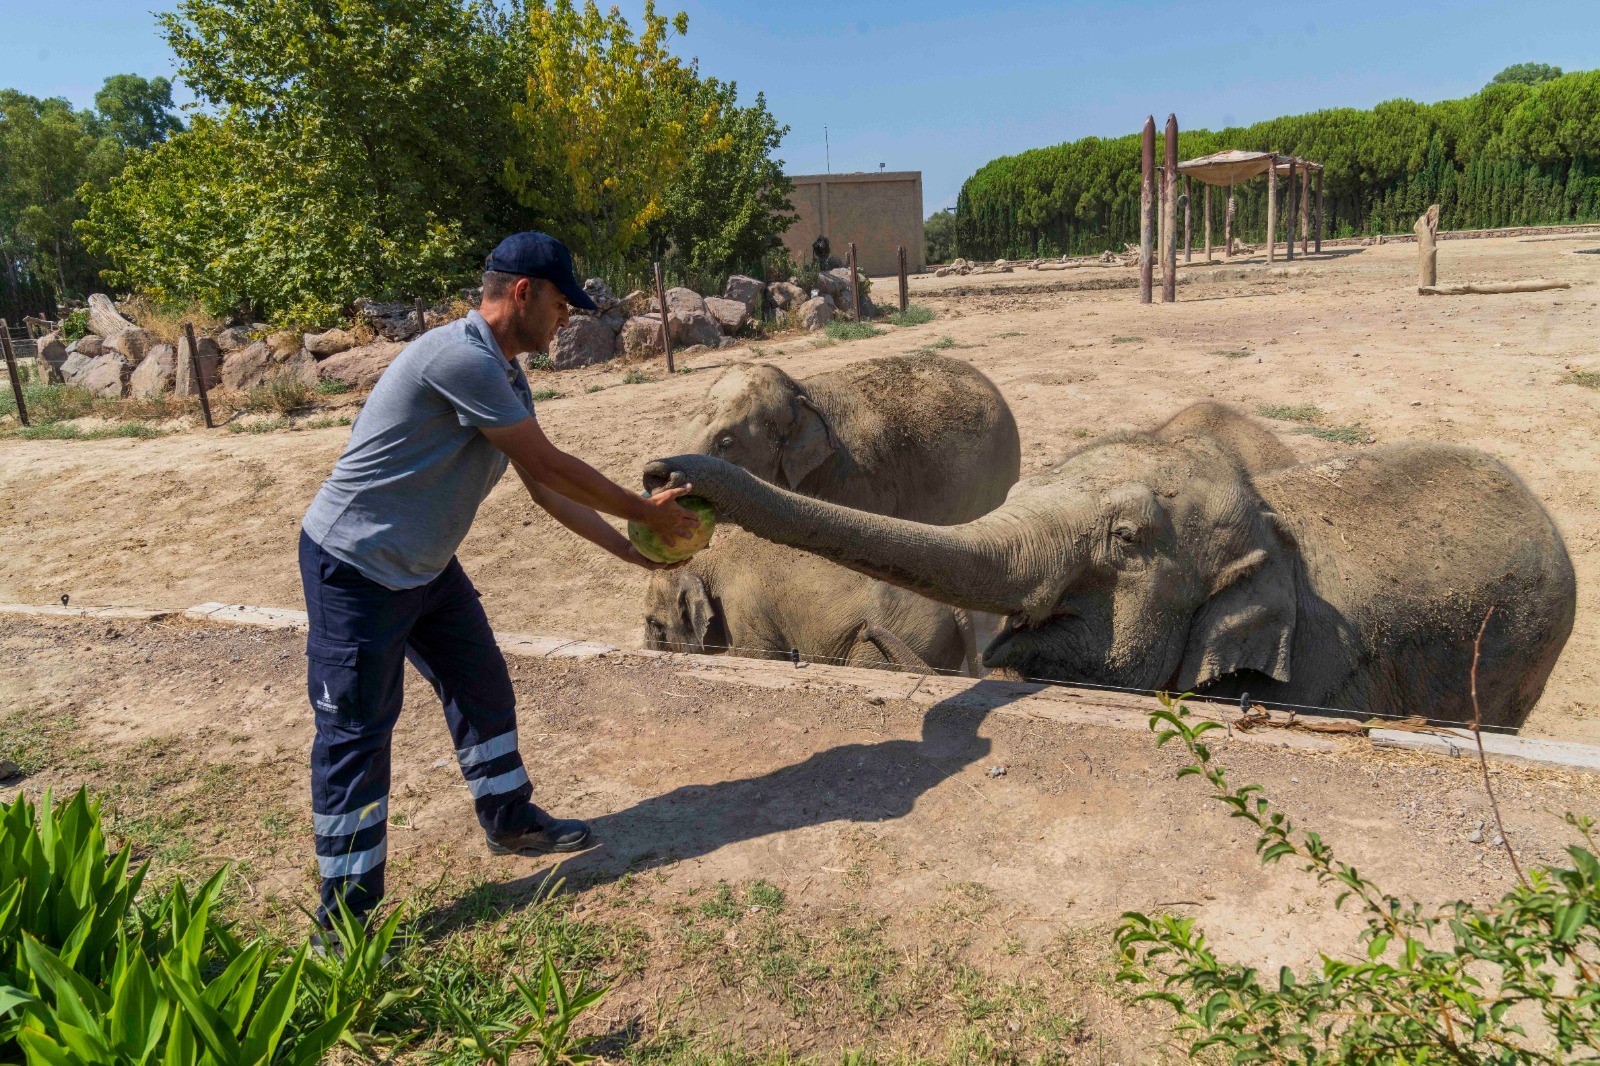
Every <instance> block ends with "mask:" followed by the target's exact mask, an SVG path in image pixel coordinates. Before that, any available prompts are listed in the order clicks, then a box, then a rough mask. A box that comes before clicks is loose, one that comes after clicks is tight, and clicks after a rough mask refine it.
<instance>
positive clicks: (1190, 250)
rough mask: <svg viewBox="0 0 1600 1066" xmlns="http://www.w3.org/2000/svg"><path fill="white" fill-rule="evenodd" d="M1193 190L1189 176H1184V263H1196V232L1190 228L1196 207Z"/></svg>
mask: <svg viewBox="0 0 1600 1066" xmlns="http://www.w3.org/2000/svg"><path fill="white" fill-rule="evenodd" d="M1192 193H1193V189H1192V188H1191V183H1190V181H1189V175H1187V174H1185V175H1184V176H1183V261H1184V262H1185V263H1190V262H1193V261H1194V231H1193V230H1191V229H1190V228H1189V215H1190V213H1191V210H1192V208H1193V207H1194V198H1193V195H1192Z"/></svg>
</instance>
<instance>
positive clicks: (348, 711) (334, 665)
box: [306, 636, 368, 724]
mask: <svg viewBox="0 0 1600 1066" xmlns="http://www.w3.org/2000/svg"><path fill="white" fill-rule="evenodd" d="M358 659H359V655H358V652H357V648H356V644H355V642H354V641H347V640H328V639H327V638H325V637H317V636H311V637H307V638H306V664H307V666H306V695H307V696H309V697H310V698H311V706H312V707H313V708H314V709H315V711H316V713H317V715H318V716H319V717H321V716H324V715H325V716H327V717H328V718H330V719H332V720H333V721H335V722H339V723H342V724H354V723H357V722H361V721H363V720H365V718H366V717H368V716H367V715H365V714H363V713H362V708H361V674H360V670H359V669H358V667H357V662H358Z"/></svg>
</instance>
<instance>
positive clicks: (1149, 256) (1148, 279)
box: [1139, 115, 1156, 304]
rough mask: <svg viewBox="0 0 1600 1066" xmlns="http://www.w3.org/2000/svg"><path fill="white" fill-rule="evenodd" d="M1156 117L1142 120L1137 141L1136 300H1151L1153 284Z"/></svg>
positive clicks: (1143, 302)
mask: <svg viewBox="0 0 1600 1066" xmlns="http://www.w3.org/2000/svg"><path fill="white" fill-rule="evenodd" d="M1155 215H1156V117H1155V116H1154V115H1150V116H1149V117H1147V118H1146V119H1145V120H1144V132H1143V133H1142V134H1141V135H1140V142H1139V302H1140V303H1142V304H1147V303H1149V302H1150V296H1151V292H1150V290H1151V289H1152V287H1153V286H1154V285H1155V255H1154V251H1155V249H1154V248H1152V247H1151V242H1152V241H1154V239H1155V233H1154V232H1153V231H1154V229H1155Z"/></svg>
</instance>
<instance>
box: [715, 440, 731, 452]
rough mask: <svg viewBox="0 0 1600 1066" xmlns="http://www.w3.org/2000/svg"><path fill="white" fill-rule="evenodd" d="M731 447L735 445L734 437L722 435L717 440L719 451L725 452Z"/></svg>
mask: <svg viewBox="0 0 1600 1066" xmlns="http://www.w3.org/2000/svg"><path fill="white" fill-rule="evenodd" d="M731 447H733V438H732V437H722V438H721V439H719V440H718V441H717V451H719V452H725V451H727V450H728V449H729V448H731Z"/></svg>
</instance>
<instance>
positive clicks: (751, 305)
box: [722, 274, 766, 318]
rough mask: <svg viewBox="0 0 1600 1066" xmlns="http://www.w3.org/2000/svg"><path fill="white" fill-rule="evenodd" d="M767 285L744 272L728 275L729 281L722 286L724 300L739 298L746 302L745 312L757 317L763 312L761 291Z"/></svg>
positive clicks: (740, 300) (743, 302)
mask: <svg viewBox="0 0 1600 1066" xmlns="http://www.w3.org/2000/svg"><path fill="white" fill-rule="evenodd" d="M765 288H766V286H765V285H763V284H762V283H761V282H760V281H757V280H756V279H755V278H752V277H748V276H746V275H744V274H730V275H728V283H727V284H726V285H724V286H723V287H722V298H723V299H724V300H738V301H739V302H740V303H742V304H744V310H745V314H747V315H749V316H750V317H751V318H756V317H757V316H759V315H760V314H761V292H762V290H763V289H765Z"/></svg>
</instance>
